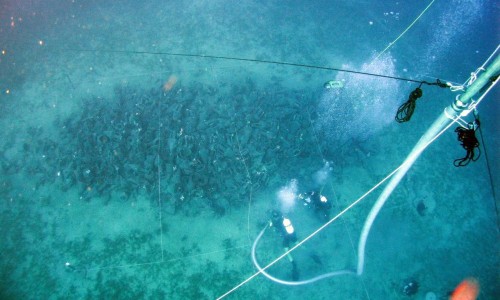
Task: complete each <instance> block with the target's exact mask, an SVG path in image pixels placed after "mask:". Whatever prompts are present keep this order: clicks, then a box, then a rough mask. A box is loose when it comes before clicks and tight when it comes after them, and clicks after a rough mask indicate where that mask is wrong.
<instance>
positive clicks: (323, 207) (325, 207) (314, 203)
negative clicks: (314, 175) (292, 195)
mask: <svg viewBox="0 0 500 300" xmlns="http://www.w3.org/2000/svg"><path fill="white" fill-rule="evenodd" d="M299 199H300V200H302V201H304V205H305V206H307V207H310V208H313V209H314V211H315V213H316V214H317V215H318V216H319V217H320V218H321V221H327V220H329V219H330V209H331V208H332V204H331V203H330V202H329V201H328V199H327V198H326V197H325V196H324V195H321V192H319V191H312V192H309V193H301V194H299Z"/></svg>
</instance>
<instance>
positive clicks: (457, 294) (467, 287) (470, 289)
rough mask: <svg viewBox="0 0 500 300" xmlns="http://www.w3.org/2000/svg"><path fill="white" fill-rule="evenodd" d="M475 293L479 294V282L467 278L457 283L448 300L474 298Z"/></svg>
mask: <svg viewBox="0 0 500 300" xmlns="http://www.w3.org/2000/svg"><path fill="white" fill-rule="evenodd" d="M477 295H479V282H478V281H477V280H476V279H475V278H467V279H464V280H463V281H462V282H460V284H459V285H457V287H456V288H455V290H454V291H453V293H452V294H451V297H450V300H476V299H477Z"/></svg>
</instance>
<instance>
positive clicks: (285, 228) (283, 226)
mask: <svg viewBox="0 0 500 300" xmlns="http://www.w3.org/2000/svg"><path fill="white" fill-rule="evenodd" d="M269 227H274V228H276V230H277V231H278V233H279V234H280V236H282V237H283V248H284V249H285V251H288V250H289V249H290V246H291V245H293V244H294V243H295V242H296V241H297V236H296V234H295V229H294V228H293V225H292V221H290V219H289V218H286V217H284V216H283V215H282V214H281V213H280V212H278V211H277V210H274V209H273V210H272V211H271V220H269ZM287 257H288V260H289V261H290V263H291V264H292V279H293V280H298V279H299V271H298V269H297V264H296V262H295V260H294V259H293V257H292V255H291V254H290V253H289V254H288V255H287Z"/></svg>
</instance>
